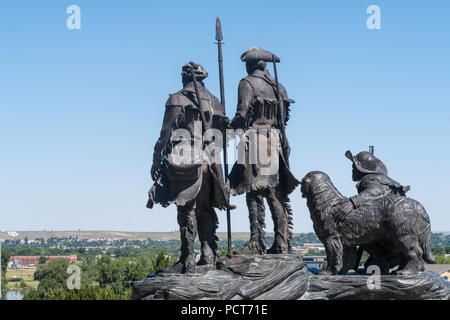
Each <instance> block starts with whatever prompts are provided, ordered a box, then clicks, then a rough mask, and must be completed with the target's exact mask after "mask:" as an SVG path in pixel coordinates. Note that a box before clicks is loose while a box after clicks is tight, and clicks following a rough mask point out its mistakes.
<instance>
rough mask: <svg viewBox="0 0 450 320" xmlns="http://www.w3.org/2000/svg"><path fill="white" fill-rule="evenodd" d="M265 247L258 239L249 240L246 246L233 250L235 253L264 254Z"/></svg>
mask: <svg viewBox="0 0 450 320" xmlns="http://www.w3.org/2000/svg"><path fill="white" fill-rule="evenodd" d="M265 251H266V250H265V248H261V246H260V245H259V243H258V242H257V241H248V242H247V243H246V244H244V246H243V247H242V248H241V249H239V250H236V251H233V253H234V254H264V253H265Z"/></svg>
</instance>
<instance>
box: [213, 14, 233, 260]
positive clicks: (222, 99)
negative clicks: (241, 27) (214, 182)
mask: <svg viewBox="0 0 450 320" xmlns="http://www.w3.org/2000/svg"><path fill="white" fill-rule="evenodd" d="M216 40H217V50H218V56H219V82H220V102H221V103H222V106H223V111H224V114H226V112H225V89H224V82H223V56H222V40H223V35H222V24H221V23H220V19H219V17H217V19H216ZM227 138H228V137H227V134H226V130H224V134H223V160H224V161H223V166H224V171H225V181H227V179H228V161H227ZM229 201H230V200H228V202H229ZM227 233H228V254H227V255H228V257H231V255H232V252H231V215H230V206H229V205H228V207H227Z"/></svg>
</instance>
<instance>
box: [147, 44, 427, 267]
mask: <svg viewBox="0 0 450 320" xmlns="http://www.w3.org/2000/svg"><path fill="white" fill-rule="evenodd" d="M241 60H242V61H243V62H245V67H246V70H247V73H248V75H247V76H246V77H245V78H243V79H242V80H241V81H240V82H239V86H238V103H237V110H236V114H235V116H234V118H233V119H232V120H231V121H230V120H229V119H228V118H227V116H226V114H225V108H224V105H223V104H222V103H221V102H220V101H219V100H218V99H217V98H216V97H215V96H214V95H213V94H212V93H211V92H209V91H208V90H207V88H206V87H205V83H204V80H205V79H206V78H207V77H208V73H207V72H206V70H205V68H204V67H203V66H201V65H200V64H198V63H195V62H189V63H187V64H185V65H184V66H183V67H182V72H181V77H182V83H183V88H182V89H181V90H180V91H178V92H176V93H174V94H172V95H170V97H169V99H168V100H167V102H166V105H165V114H164V120H163V124H162V129H161V133H160V137H159V139H158V141H157V142H156V145H155V149H154V154H153V165H152V168H151V176H152V179H153V180H154V185H153V186H152V188H151V189H150V191H149V200H148V204H147V207H149V208H152V207H153V205H154V204H155V203H158V204H161V205H162V206H164V207H166V206H168V205H170V204H175V205H176V206H177V212H178V217H177V219H178V224H179V227H180V238H181V255H180V258H179V260H178V262H177V263H176V264H175V265H174V266H173V267H172V268H171V272H179V273H192V272H195V268H196V265H214V264H215V262H216V258H217V241H218V238H217V236H216V230H217V228H218V218H217V214H216V212H215V208H216V209H219V210H228V212H229V210H232V209H234V208H233V206H231V205H230V201H229V198H230V196H229V195H230V194H231V195H233V196H236V195H240V194H244V193H245V197H246V203H247V209H248V216H249V222H250V239H249V241H248V242H247V243H246V244H245V245H244V246H243V248H241V249H240V250H238V251H235V252H234V253H233V254H235V255H238V254H288V253H289V252H290V247H291V244H290V242H291V238H292V209H291V205H290V200H289V195H290V194H291V193H292V192H293V191H294V190H295V188H296V187H297V186H298V185H299V184H301V193H302V195H303V197H304V198H306V199H307V203H308V208H309V210H310V213H311V219H312V221H313V224H314V230H315V232H316V234H317V236H318V237H319V239H320V240H321V241H322V242H323V243H324V246H325V249H326V254H327V259H328V260H327V262H328V263H327V269H326V270H325V272H328V273H332V274H338V273H339V274H345V273H346V272H347V271H348V270H350V269H355V270H357V269H358V265H359V262H360V259H361V255H362V253H363V251H364V250H366V251H367V252H368V253H369V254H370V257H369V259H368V260H367V262H366V268H367V267H368V266H369V265H377V266H379V267H380V269H381V272H383V273H389V272H390V271H392V270H393V269H395V270H396V271H397V272H398V273H399V274H401V273H405V274H407V273H417V272H420V271H423V269H424V268H423V263H422V259H424V260H425V261H427V262H429V263H433V262H434V260H433V257H432V255H431V252H430V233H431V231H430V220H429V217H428V215H427V213H426V211H425V209H424V208H423V207H422V206H421V205H420V204H419V203H418V202H417V201H415V200H412V199H409V198H407V197H406V192H407V191H408V190H409V187H404V186H402V185H401V184H400V183H398V182H396V181H394V180H393V179H391V178H390V177H389V176H388V170H387V168H386V166H385V165H384V164H383V162H382V161H381V160H379V159H378V158H377V157H376V156H375V155H374V154H373V151H372V152H360V153H358V154H357V155H356V156H353V155H352V154H351V152H349V151H347V153H346V157H347V158H349V159H350V160H351V162H352V166H353V180H354V181H355V182H357V190H358V194H357V195H355V196H353V197H350V198H346V197H344V196H342V195H341V194H340V193H339V192H338V191H337V189H336V188H335V187H334V186H333V184H332V183H331V180H330V179H329V177H328V176H327V175H326V174H325V173H323V172H318V171H316V172H311V173H308V174H307V175H306V176H305V177H304V178H303V179H302V180H301V181H299V180H297V179H296V178H295V177H294V175H293V174H292V172H291V171H290V166H289V155H290V147H289V142H288V139H287V137H286V133H285V126H286V124H287V122H288V120H289V111H290V106H291V104H293V103H294V101H293V100H291V99H290V98H289V97H288V94H287V91H286V89H285V88H284V87H283V86H282V85H281V84H280V83H279V82H278V77H277V74H276V69H275V78H274V77H272V75H271V74H270V72H269V71H268V69H267V64H268V63H271V62H273V63H274V66H275V67H276V62H279V61H280V59H279V58H278V57H277V56H276V55H274V54H272V53H270V52H269V51H266V50H264V49H261V48H258V47H253V48H250V49H249V50H247V51H246V52H245V53H243V54H242V56H241ZM222 90H223V87H222ZM222 100H223V98H222ZM291 121H292V120H291ZM199 124H200V134H198V132H196V130H198V126H199ZM208 130H217V131H218V132H220V133H222V134H223V135H222V137H228V133H227V131H230V130H231V131H232V132H239V136H240V141H239V145H238V148H237V149H239V150H241V152H240V153H239V155H238V157H239V159H240V160H239V161H237V162H236V163H235V164H234V165H233V167H232V170H231V172H230V173H229V174H228V169H227V168H226V170H225V176H224V174H223V170H222V164H221V161H217V155H215V156H216V157H215V158H214V159H216V161H211V155H210V154H209V155H208V152H206V151H207V150H209V149H210V147H211V146H212V145H213V144H215V143H218V145H220V146H223V145H226V142H225V143H223V142H220V141H219V142H218V141H215V140H214V139H212V140H208V141H205V140H203V136H204V135H205V132H207V131H208ZM179 132H183V133H185V134H184V140H183V139H179V134H178V133H179ZM254 136H256V138H253V137H254ZM255 139H256V141H257V142H256V143H254V141H255ZM225 140H226V138H225ZM259 140H264V141H265V144H261V143H260V141H259ZM198 143H200V144H198ZM196 144H197V146H198V145H199V146H200V148H197V149H196V148H195V145H196ZM266 145H267V146H270V148H269V147H268V148H267V150H264V151H267V152H266V153H264V154H269V158H270V159H269V161H268V163H267V157H266V158H264V157H262V158H261V157H258V154H260V153H259V151H260V150H258V149H259V148H261V146H266ZM181 146H184V147H181ZM186 146H192V147H193V148H192V149H193V150H194V152H192V154H190V155H189V157H188V158H189V159H190V161H187V162H186V161H185V162H179V161H175V159H176V157H175V155H177V156H186V154H183V152H184V153H186V150H188V152H191V151H190V150H191V149H186V148H185V147H186ZM254 146H256V149H257V150H256V157H255V150H253V149H254ZM269 149H270V150H269ZM182 150H184V151H182ZM195 150H197V152H196V151H195ZM263 158H264V159H263ZM255 159H256V160H255ZM194 160H196V161H194ZM225 165H226V163H225ZM273 165H276V170H265V169H267V167H271V166H272V167H273ZM264 199H265V200H266V201H267V204H268V206H269V208H270V212H271V214H272V219H273V224H274V241H273V244H272V246H271V247H270V248H268V249H267V248H266V245H265V205H264ZM197 234H198V238H199V241H200V244H201V254H200V259H199V260H198V261H196V259H195V254H194V242H195V239H196V237H197Z"/></svg>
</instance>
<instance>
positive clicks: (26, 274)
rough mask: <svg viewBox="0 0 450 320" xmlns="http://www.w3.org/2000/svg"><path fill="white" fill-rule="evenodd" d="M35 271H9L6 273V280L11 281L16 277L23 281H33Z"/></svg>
mask: <svg viewBox="0 0 450 320" xmlns="http://www.w3.org/2000/svg"><path fill="white" fill-rule="evenodd" d="M35 272H36V271H35V270H9V271H6V279H11V278H12V277H14V276H16V277H19V278H21V279H23V280H25V281H33V280H34V273H35Z"/></svg>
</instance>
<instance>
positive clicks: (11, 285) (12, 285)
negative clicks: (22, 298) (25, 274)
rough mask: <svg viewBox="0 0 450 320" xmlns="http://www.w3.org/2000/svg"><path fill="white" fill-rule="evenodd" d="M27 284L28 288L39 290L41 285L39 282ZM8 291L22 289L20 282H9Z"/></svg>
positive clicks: (27, 282) (26, 282) (28, 282)
mask: <svg viewBox="0 0 450 320" xmlns="http://www.w3.org/2000/svg"><path fill="white" fill-rule="evenodd" d="M25 284H26V285H27V287H28V288H35V289H36V288H37V287H38V285H39V281H34V280H33V281H25ZM7 288H8V289H17V288H21V287H20V282H17V281H16V282H8V285H7Z"/></svg>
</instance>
